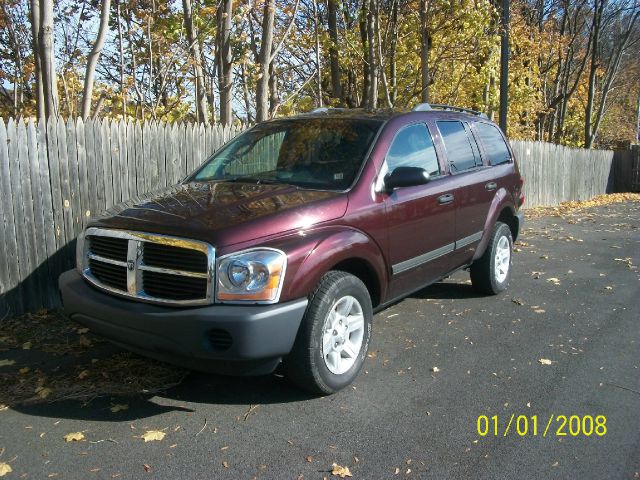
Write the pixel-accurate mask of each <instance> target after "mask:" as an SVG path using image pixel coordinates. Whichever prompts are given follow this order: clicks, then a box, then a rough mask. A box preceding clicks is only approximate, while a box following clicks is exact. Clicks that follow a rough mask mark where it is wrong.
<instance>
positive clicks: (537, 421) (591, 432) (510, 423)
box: [476, 413, 607, 437]
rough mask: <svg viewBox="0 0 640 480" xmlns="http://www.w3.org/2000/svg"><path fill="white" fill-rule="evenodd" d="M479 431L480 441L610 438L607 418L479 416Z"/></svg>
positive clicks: (602, 416) (594, 416)
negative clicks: (491, 437)
mask: <svg viewBox="0 0 640 480" xmlns="http://www.w3.org/2000/svg"><path fill="white" fill-rule="evenodd" d="M476 431H477V433H478V435H480V436H481V437H486V436H493V437H506V436H507V435H517V436H519V437H527V436H530V437H537V436H542V437H547V436H554V437H566V436H570V437H579V436H584V437H591V436H596V437H603V436H605V435H606V434H607V417H605V416H604V415H582V416H580V415H554V414H551V415H550V416H549V418H546V417H538V415H516V414H515V413H512V414H511V416H510V417H507V416H504V417H500V416H498V415H493V416H491V417H489V416H487V415H479V416H478V420H477V423H476Z"/></svg>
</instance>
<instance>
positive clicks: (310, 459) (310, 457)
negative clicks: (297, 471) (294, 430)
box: [307, 455, 313, 463]
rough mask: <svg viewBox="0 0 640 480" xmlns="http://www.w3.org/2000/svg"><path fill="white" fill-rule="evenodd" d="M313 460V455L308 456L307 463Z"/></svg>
mask: <svg viewBox="0 0 640 480" xmlns="http://www.w3.org/2000/svg"><path fill="white" fill-rule="evenodd" d="M312 462H313V457H312V456H311V455H309V456H308V457H307V463H312Z"/></svg>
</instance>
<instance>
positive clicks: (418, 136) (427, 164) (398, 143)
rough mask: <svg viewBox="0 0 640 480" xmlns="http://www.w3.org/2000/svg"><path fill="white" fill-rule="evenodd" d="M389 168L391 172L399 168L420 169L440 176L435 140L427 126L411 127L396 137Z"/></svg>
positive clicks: (389, 159) (391, 148)
mask: <svg viewBox="0 0 640 480" xmlns="http://www.w3.org/2000/svg"><path fill="white" fill-rule="evenodd" d="M387 167H388V168H389V172H393V170H394V169H395V168H397V167H420V168H424V169H425V170H426V171H427V172H429V175H431V176H436V175H440V167H439V165H438V158H437V157H436V151H435V148H434V147H433V140H432V139H431V134H430V133H429V130H427V126H426V125H424V124H422V123H417V124H415V125H409V126H408V127H405V128H403V129H402V130H401V131H400V133H398V134H397V135H396V138H394V140H393V143H392V144H391V147H389V152H388V153H387Z"/></svg>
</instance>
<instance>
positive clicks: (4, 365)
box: [0, 359, 16, 367]
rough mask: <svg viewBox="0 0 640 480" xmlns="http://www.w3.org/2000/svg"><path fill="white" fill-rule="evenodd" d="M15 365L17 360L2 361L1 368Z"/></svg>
mask: <svg viewBox="0 0 640 480" xmlns="http://www.w3.org/2000/svg"><path fill="white" fill-rule="evenodd" d="M15 363H16V362H15V360H7V359H4V360H0V367H9V366H11V365H13V364H15Z"/></svg>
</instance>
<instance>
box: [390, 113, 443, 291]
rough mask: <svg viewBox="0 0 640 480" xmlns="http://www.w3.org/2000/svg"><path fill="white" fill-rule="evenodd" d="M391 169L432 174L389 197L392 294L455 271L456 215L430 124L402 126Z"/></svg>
mask: <svg viewBox="0 0 640 480" xmlns="http://www.w3.org/2000/svg"><path fill="white" fill-rule="evenodd" d="M385 164H386V168H387V170H388V172H389V173H390V172H392V171H393V170H394V169H395V168H397V167H400V166H405V167H408V166H410V167H420V168H424V169H425V170H426V171H427V172H429V174H430V176H431V180H430V181H429V182H428V183H427V184H425V185H417V186H413V187H403V188H398V189H396V190H394V191H393V192H392V193H391V194H389V195H388V197H387V198H386V203H387V208H386V211H387V226H388V232H389V253H388V255H389V259H390V263H391V265H392V272H391V273H392V277H391V278H392V280H391V286H390V290H391V296H392V297H397V296H399V295H402V294H405V293H408V292H410V291H413V290H416V289H417V288H419V287H421V286H422V285H425V284H426V283H429V282H432V281H434V280H437V279H438V278H440V277H441V276H442V275H443V274H445V273H447V272H448V271H449V263H450V257H451V253H452V252H453V247H454V231H455V224H454V220H455V213H454V208H455V207H454V203H453V201H452V200H453V191H452V190H451V189H450V186H451V184H450V181H449V179H448V178H447V176H445V175H443V171H444V169H443V165H442V164H441V162H439V159H438V156H437V155H436V150H435V148H434V144H433V139H432V137H431V134H430V133H429V130H428V128H427V126H426V125H425V124H424V123H414V124H410V125H407V126H405V127H403V128H402V129H400V130H399V131H398V133H397V134H396V135H395V138H394V140H393V141H392V143H391V146H390V147H389V150H388V152H387V155H386V159H385Z"/></svg>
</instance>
